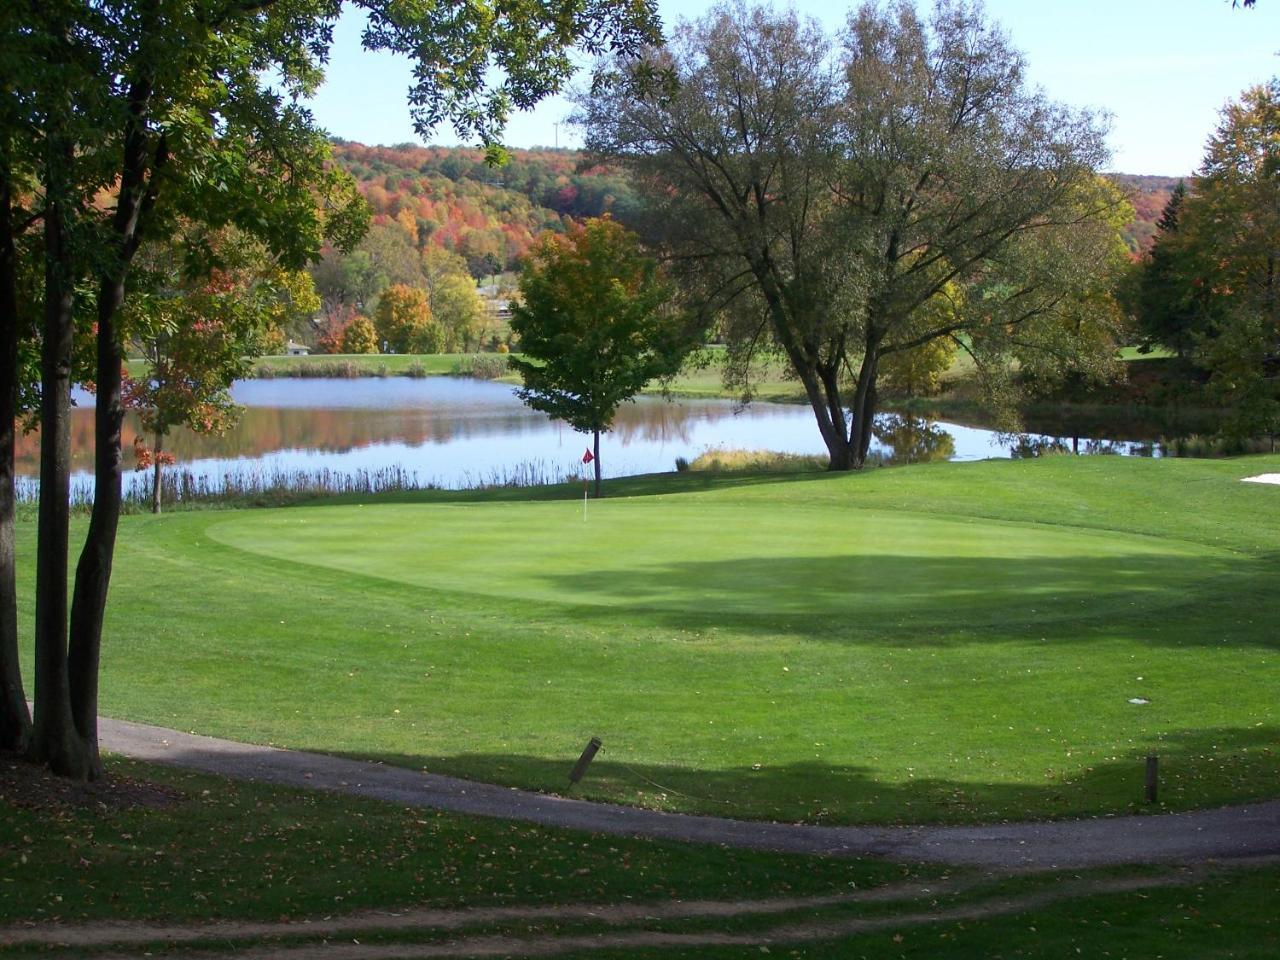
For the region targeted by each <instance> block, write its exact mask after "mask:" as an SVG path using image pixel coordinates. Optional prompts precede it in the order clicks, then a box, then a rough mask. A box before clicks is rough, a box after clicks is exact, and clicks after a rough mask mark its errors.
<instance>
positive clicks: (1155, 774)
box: [1147, 753, 1160, 803]
mask: <svg viewBox="0 0 1280 960" xmlns="http://www.w3.org/2000/svg"><path fill="white" fill-rule="evenodd" d="M1159 784H1160V758H1159V757H1157V756H1156V755H1155V754H1154V753H1149V754H1147V803H1155V802H1156V794H1157V792H1158V790H1159Z"/></svg>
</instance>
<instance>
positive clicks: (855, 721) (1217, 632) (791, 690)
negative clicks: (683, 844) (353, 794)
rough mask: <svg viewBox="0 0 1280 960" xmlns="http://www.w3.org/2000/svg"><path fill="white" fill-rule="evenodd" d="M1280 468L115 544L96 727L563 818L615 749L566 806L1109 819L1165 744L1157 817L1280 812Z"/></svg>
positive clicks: (264, 526) (510, 511) (798, 816)
mask: <svg viewBox="0 0 1280 960" xmlns="http://www.w3.org/2000/svg"><path fill="white" fill-rule="evenodd" d="M1277 470H1280V457H1258V458H1249V459H1243V460H1234V461H1214V462H1211V461H1189V460H1188V461H1143V460H1122V459H1119V458H1091V459H1087V458H1079V459H1077V458H1070V457H1056V458H1048V459H1044V460H1037V461H1020V462H1018V461H1014V462H985V463H978V464H936V465H928V466H919V467H905V468H898V469H883V470H869V471H867V472H865V473H863V474H859V475H852V476H830V475H808V476H800V477H795V478H784V479H779V478H766V477H736V478H729V477H721V478H717V477H708V476H706V475H696V476H695V475H687V474H686V475H672V476H668V477H660V478H637V479H635V480H630V481H614V482H611V483H610V485H609V486H610V493H611V494H612V496H611V497H610V499H608V500H605V501H601V502H592V503H591V504H590V505H589V507H588V519H587V522H586V523H584V522H583V520H582V504H581V500H580V499H573V494H574V491H573V489H572V488H559V489H558V490H555V489H552V490H541V491H494V492H490V493H487V494H486V493H468V494H452V495H450V494H440V493H436V494H418V495H414V497H412V498H411V497H400V498H399V499H397V500H392V499H384V500H381V501H378V502H368V503H364V504H356V503H342V504H338V505H333V504H329V505H318V506H314V507H295V508H290V509H284V510H252V511H243V512H215V511H210V512H193V513H182V514H174V515H170V516H163V517H159V518H152V517H133V518H127V519H126V520H125V521H124V522H123V523H122V529H121V541H120V549H119V556H118V561H117V569H116V577H115V580H114V584H113V596H112V602H111V606H110V608H109V623H108V633H109V638H108V641H107V643H106V647H105V650H104V665H103V685H104V689H103V697H102V704H103V709H104V712H107V713H109V714H111V715H113V716H120V717H126V718H129V719H136V720H142V721H148V722H153V723H159V724H164V725H169V726H176V727H180V728H182V729H187V730H196V731H198V732H201V733H208V734H213V735H219V736H227V737H231V738H234V739H241V740H247V741H254V742H270V743H276V744H284V745H287V746H290V747H298V748H303V749H311V750H320V751H328V752H334V753H341V754H348V755H356V756H363V757H373V758H380V759H384V760H387V761H390V762H393V763H400V764H404V765H408V766H412V767H416V768H424V769H427V770H430V771H433V772H442V773H452V774H458V775H462V776H466V777H472V778H476V779H480V780H486V781H492V782H498V783H504V784H510V785H513V786H521V787H530V788H534V789H540V790H549V791H555V792H564V791H565V789H566V787H567V784H568V781H567V775H568V771H569V769H570V767H571V766H572V764H573V761H574V760H575V759H576V757H577V754H578V752H579V751H580V750H581V749H582V747H583V745H584V744H585V743H586V741H587V739H588V738H589V737H590V736H593V735H594V736H599V737H601V739H602V740H603V741H604V750H603V751H602V752H601V754H600V755H599V757H598V758H597V759H596V761H595V763H594V764H593V765H592V767H591V770H590V772H589V774H588V776H587V778H586V780H585V781H584V782H583V783H582V784H581V785H580V786H579V787H578V788H575V790H574V791H573V793H574V794H575V795H579V796H586V797H592V798H597V799H602V800H610V801H616V802H622V803H632V804H640V805H645V806H657V807H662V808H665V809H676V810H688V811H696V812H706V813H720V814H725V815H732V816H740V817H756V818H768V819H782V820H810V821H822V822H894V821H904V822H906V821H922V822H923V821H934V822H959V821H975V820H994V819H1005V818H1020V817H1043V816H1067V815H1083V814H1091V813H1103V812H1120V811H1125V810H1130V809H1138V808H1139V807H1140V803H1139V801H1140V799H1141V794H1142V777H1143V758H1144V757H1145V756H1146V754H1147V752H1148V751H1155V752H1158V753H1159V754H1160V756H1161V771H1162V775H1163V778H1164V779H1163V790H1162V794H1161V799H1162V808H1163V809H1187V808H1192V807H1200V806H1209V805H1214V804H1220V803H1227V802H1233V801H1243V800H1247V799H1256V798H1261V797H1272V796H1277V795H1280V756H1278V754H1277V734H1280V721H1278V718H1277V712H1276V709H1277V708H1276V705H1275V704H1276V690H1277V679H1280V671H1278V669H1277V667H1278V664H1277V653H1278V651H1277V644H1278V641H1277V630H1276V628H1275V596H1276V588H1277V586H1278V585H1280V488H1277V487H1273V486H1263V485H1257V484H1244V483H1240V482H1238V481H1239V478H1241V477H1244V476H1249V475H1251V474H1255V473H1262V472H1268V471H1277ZM555 496H560V497H564V498H565V499H558V500H557V499H547V498H548V497H555ZM32 532H33V531H31V530H30V528H24V530H23V533H24V534H25V535H26V536H25V539H24V540H23V541H22V544H21V546H22V547H23V548H24V549H23V551H22V557H23V560H24V561H26V562H27V563H28V566H29V565H30V564H29V561H30V560H31V556H32V536H31V534H32ZM24 596H29V589H27V590H26V591H25V592H24ZM23 616H24V618H26V619H28V620H29V610H24V611H23ZM28 675H29V674H28ZM1131 698H1144V699H1147V700H1149V701H1150V702H1149V703H1147V704H1145V705H1136V704H1131V703H1130V702H1129V700H1130V699H1131Z"/></svg>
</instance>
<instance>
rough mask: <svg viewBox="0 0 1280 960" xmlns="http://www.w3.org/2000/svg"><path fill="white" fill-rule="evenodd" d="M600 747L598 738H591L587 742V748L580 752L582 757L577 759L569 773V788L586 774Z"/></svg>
mask: <svg viewBox="0 0 1280 960" xmlns="http://www.w3.org/2000/svg"><path fill="white" fill-rule="evenodd" d="M601 746H602V744H601V743H600V738H599V737H592V738H591V739H590V740H589V741H587V748H586V749H585V750H583V751H582V756H580V757H579V758H578V762H577V763H575V764H574V765H573V770H572V771H571V772H570V773H569V785H570V786H572V785H573V784H575V783H577V782H578V781H579V780H581V779H582V775H583V774H584V773H586V772H587V767H588V766H590V764H591V761H592V760H594V759H595V757H596V754H597V753H599V752H600V747H601Z"/></svg>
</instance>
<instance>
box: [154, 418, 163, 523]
mask: <svg viewBox="0 0 1280 960" xmlns="http://www.w3.org/2000/svg"><path fill="white" fill-rule="evenodd" d="M163 443H164V434H163V433H160V432H158V431H157V433H156V445H155V449H154V450H153V451H152V454H153V456H154V459H153V460H152V461H151V512H152V513H159V512H160V499H161V497H160V494H161V490H160V446H161V444H163Z"/></svg>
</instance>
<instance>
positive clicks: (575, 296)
mask: <svg viewBox="0 0 1280 960" xmlns="http://www.w3.org/2000/svg"><path fill="white" fill-rule="evenodd" d="M520 295H521V301H522V302H521V303H519V304H517V305H516V306H514V307H513V308H512V315H511V329H512V331H513V332H514V333H515V334H516V335H517V336H518V337H519V338H520V349H521V351H522V352H523V353H524V357H525V358H516V357H513V358H512V359H511V361H510V363H511V366H512V368H513V369H515V370H516V371H518V372H519V374H520V376H521V378H522V379H523V381H524V385H523V386H522V387H520V388H519V389H518V391H517V392H518V394H519V396H520V398H521V399H522V400H523V401H524V402H525V403H527V404H528V405H529V406H531V407H533V408H534V409H535V410H541V411H543V412H544V413H547V414H550V415H551V416H552V417H555V418H556V419H557V420H563V421H564V422H565V423H567V424H569V425H570V426H571V427H573V428H574V429H575V430H579V431H581V432H583V433H590V434H592V437H593V441H592V447H593V455H594V457H595V459H594V461H593V462H594V464H595V495H596V496H597V497H599V496H600V484H601V469H600V433H601V431H603V430H608V429H609V428H610V427H611V426H612V425H613V418H614V414H615V413H616V412H617V409H618V407H619V405H620V404H622V403H623V402H624V401H627V400H631V399H632V398H634V397H635V395H636V394H637V393H638V392H640V390H641V389H643V388H644V386H645V385H646V384H647V383H649V382H650V381H652V380H655V379H663V378H670V377H672V376H674V375H675V374H676V372H677V371H678V370H679V369H680V365H681V364H682V362H683V361H684V358H685V357H686V356H687V355H688V353H689V351H690V350H691V349H692V347H693V345H694V343H695V339H694V338H693V337H692V336H691V335H690V332H689V327H688V325H687V324H686V323H685V322H684V319H683V318H682V316H681V315H680V314H679V313H677V312H676V311H675V310H674V309H673V308H672V301H673V299H674V289H673V287H672V286H671V284H670V283H669V282H667V281H666V280H665V279H664V278H663V277H662V275H661V273H660V272H659V270H658V265H657V263H656V261H654V260H653V259H652V258H650V257H646V256H644V254H643V253H642V252H641V249H640V244H639V241H638V240H637V239H636V237H635V235H634V234H632V233H630V232H628V231H627V230H625V229H624V228H623V227H622V226H620V225H619V224H617V223H615V222H613V221H612V220H608V219H597V220H588V221H587V222H586V223H585V224H583V225H582V226H580V227H577V228H575V229H573V230H572V231H570V233H569V234H568V235H567V236H563V235H559V234H544V235H543V237H542V239H541V240H540V241H539V243H538V244H537V245H536V246H535V247H534V249H533V251H532V253H531V255H530V258H529V261H528V263H526V265H525V269H524V273H523V274H522V275H521V277H520Z"/></svg>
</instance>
